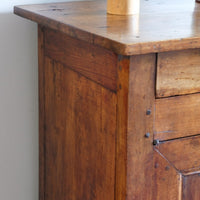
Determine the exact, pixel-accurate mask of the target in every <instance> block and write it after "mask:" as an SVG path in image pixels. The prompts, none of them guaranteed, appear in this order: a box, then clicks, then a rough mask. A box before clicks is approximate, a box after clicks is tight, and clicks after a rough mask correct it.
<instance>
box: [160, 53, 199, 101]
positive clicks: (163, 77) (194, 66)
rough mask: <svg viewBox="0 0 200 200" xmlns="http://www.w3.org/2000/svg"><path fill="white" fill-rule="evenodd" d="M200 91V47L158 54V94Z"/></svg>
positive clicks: (163, 95)
mask: <svg viewBox="0 0 200 200" xmlns="http://www.w3.org/2000/svg"><path fill="white" fill-rule="evenodd" d="M196 92H200V49H189V50H183V51H171V52H164V53H159V54H158V68H157V82H156V96H157V97H168V96H175V95H184V94H191V93H196Z"/></svg>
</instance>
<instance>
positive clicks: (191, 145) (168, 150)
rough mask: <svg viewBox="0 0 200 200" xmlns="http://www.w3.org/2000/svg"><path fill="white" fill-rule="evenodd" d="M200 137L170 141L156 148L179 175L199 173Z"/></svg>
mask: <svg viewBox="0 0 200 200" xmlns="http://www.w3.org/2000/svg"><path fill="white" fill-rule="evenodd" d="M199 147H200V136H195V137H190V138H183V139H178V140H172V141H168V142H164V143H161V144H159V145H158V146H157V147H156V148H157V149H158V150H159V152H160V153H161V154H162V155H164V157H165V158H166V159H167V160H168V161H169V162H170V163H171V164H173V166H174V167H175V168H176V169H177V170H179V171H180V172H181V173H190V172H195V171H200V161H199V157H200V151H199Z"/></svg>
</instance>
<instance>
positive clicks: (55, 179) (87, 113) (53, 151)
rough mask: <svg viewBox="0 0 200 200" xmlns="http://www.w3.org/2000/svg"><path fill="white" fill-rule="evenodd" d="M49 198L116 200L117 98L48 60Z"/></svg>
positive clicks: (47, 150)
mask: <svg viewBox="0 0 200 200" xmlns="http://www.w3.org/2000/svg"><path fill="white" fill-rule="evenodd" d="M45 123H46V132H45V138H46V148H45V149H46V150H45V200H55V199H59V200H68V199H69V200H114V182H115V134H116V94H115V93H113V92H111V91H109V90H107V89H105V88H104V87H102V86H101V85H99V84H96V83H95V82H92V81H91V80H89V79H87V78H85V77H84V76H82V75H80V74H78V73H76V72H74V71H72V70H71V69H69V68H67V67H65V66H64V65H62V64H60V63H58V62H56V61H54V60H52V59H49V58H47V57H46V58H45Z"/></svg>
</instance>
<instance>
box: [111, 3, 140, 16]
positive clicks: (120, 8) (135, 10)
mask: <svg viewBox="0 0 200 200" xmlns="http://www.w3.org/2000/svg"><path fill="white" fill-rule="evenodd" d="M107 12H108V13H109V14H114V15H133V14H139V12H140V0H107Z"/></svg>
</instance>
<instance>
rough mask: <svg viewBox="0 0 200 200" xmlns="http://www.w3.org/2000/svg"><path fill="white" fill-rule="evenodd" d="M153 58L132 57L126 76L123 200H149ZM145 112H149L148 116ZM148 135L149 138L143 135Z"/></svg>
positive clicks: (151, 162) (151, 177)
mask: <svg viewBox="0 0 200 200" xmlns="http://www.w3.org/2000/svg"><path fill="white" fill-rule="evenodd" d="M155 70H156V56H155V54H147V55H140V56H132V57H131V60H130V70H129V71H130V72H129V87H128V88H129V89H128V91H129V97H128V134H127V195H126V198H125V199H126V200H133V199H134V200H135V199H137V200H152V195H153V194H152V191H153V188H152V185H153V173H154V170H153V145H152V141H153V116H154V102H155V87H154V86H155ZM147 110H151V113H150V114H147ZM146 133H149V137H148V138H147V137H145V134H146Z"/></svg>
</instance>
